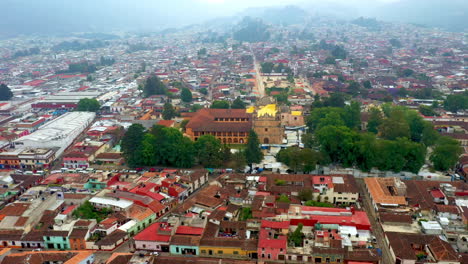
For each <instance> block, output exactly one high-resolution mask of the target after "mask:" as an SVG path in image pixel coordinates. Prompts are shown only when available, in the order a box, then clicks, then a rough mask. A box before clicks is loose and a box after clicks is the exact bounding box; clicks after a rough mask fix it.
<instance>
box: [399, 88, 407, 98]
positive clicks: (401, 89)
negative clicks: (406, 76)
mask: <svg viewBox="0 0 468 264" xmlns="http://www.w3.org/2000/svg"><path fill="white" fill-rule="evenodd" d="M397 94H398V96H399V97H406V96H407V95H408V90H406V89H405V88H400V89H398V93H397Z"/></svg>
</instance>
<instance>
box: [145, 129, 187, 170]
mask: <svg viewBox="0 0 468 264" xmlns="http://www.w3.org/2000/svg"><path fill="white" fill-rule="evenodd" d="M151 134H153V135H154V136H155V140H154V143H153V144H154V146H155V159H154V163H155V164H159V165H165V166H173V167H180V168H189V167H192V165H193V164H194V155H195V154H194V153H195V149H194V146H193V142H192V141H191V140H190V139H189V138H187V137H184V136H183V135H182V133H181V132H180V131H179V130H178V129H176V128H169V127H164V126H160V125H156V126H154V127H153V128H152V129H151Z"/></svg>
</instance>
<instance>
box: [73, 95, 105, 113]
mask: <svg viewBox="0 0 468 264" xmlns="http://www.w3.org/2000/svg"><path fill="white" fill-rule="evenodd" d="M100 108H101V104H99V101H98V100H96V99H91V98H83V99H80V101H79V102H78V106H77V107H76V110H77V111H85V112H97V111H98V110H99V109H100Z"/></svg>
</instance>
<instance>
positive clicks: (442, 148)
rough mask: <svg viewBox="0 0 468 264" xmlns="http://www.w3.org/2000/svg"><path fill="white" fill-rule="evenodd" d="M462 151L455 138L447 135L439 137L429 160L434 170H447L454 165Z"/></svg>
mask: <svg viewBox="0 0 468 264" xmlns="http://www.w3.org/2000/svg"><path fill="white" fill-rule="evenodd" d="M462 152H463V149H462V147H461V146H460V143H459V142H458V141H457V140H455V139H452V138H449V137H440V138H439V140H438V141H437V143H436V145H435V148H434V151H433V152H432V155H431V157H430V160H431V161H432V163H433V164H434V168H435V169H436V170H439V171H447V170H449V169H452V168H453V167H454V166H455V164H456V163H457V161H458V158H459V156H460V155H461V153H462Z"/></svg>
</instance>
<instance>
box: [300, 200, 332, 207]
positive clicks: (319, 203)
mask: <svg viewBox="0 0 468 264" xmlns="http://www.w3.org/2000/svg"><path fill="white" fill-rule="evenodd" d="M304 205H305V206H314V207H334V206H333V204H331V203H324V202H317V201H314V200H309V201H307V202H305V203H304Z"/></svg>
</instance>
